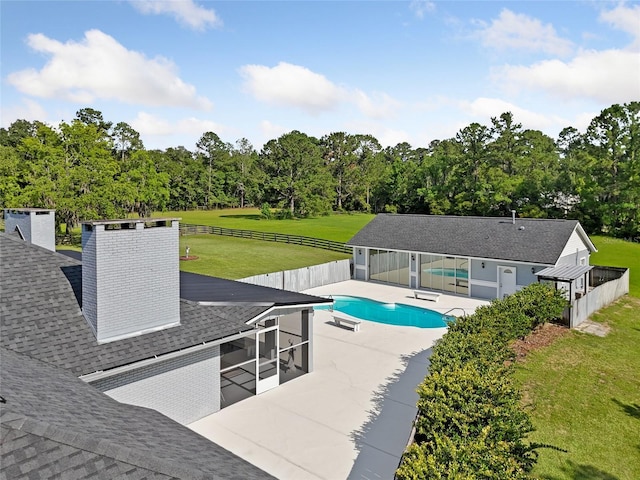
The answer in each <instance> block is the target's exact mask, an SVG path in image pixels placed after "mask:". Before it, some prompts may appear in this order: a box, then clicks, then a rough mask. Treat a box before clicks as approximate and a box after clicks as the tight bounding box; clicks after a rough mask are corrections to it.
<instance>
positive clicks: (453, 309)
mask: <svg viewBox="0 0 640 480" xmlns="http://www.w3.org/2000/svg"><path fill="white" fill-rule="evenodd" d="M455 310H460V311H462V316H463V317H466V316H467V312H466V310H465V309H464V308H462V307H453V308H451V309H449V310H447V311H446V312H444V313H443V314H442V315H449V313H451V312H453V311H455ZM449 316H450V317H453V316H454V315H449Z"/></svg>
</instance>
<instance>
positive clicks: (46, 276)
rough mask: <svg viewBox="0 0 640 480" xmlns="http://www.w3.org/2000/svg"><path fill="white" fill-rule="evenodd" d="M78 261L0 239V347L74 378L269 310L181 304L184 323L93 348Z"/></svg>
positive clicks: (241, 326)
mask: <svg viewBox="0 0 640 480" xmlns="http://www.w3.org/2000/svg"><path fill="white" fill-rule="evenodd" d="M81 268H82V267H81V266H80V264H79V262H78V261H76V260H73V259H71V258H69V257H66V256H64V255H60V254H57V253H53V252H50V251H48V250H46V249H43V248H40V247H37V246H33V245H29V244H27V243H25V242H23V241H20V240H14V239H13V238H9V237H8V236H7V235H4V234H0V316H1V317H2V324H1V325H0V345H2V346H4V347H6V348H9V349H11V350H14V351H16V352H19V353H23V354H26V355H29V356H31V357H33V358H37V359H39V360H42V361H44V362H47V363H51V364H53V365H56V366H58V367H61V368H64V369H65V370H68V371H70V372H72V373H74V374H75V375H77V376H80V375H85V374H89V373H93V372H96V371H99V370H108V369H110V368H114V367H118V366H121V365H127V364H130V363H134V362H137V361H139V360H144V359H147V358H151V357H153V356H155V355H163V354H165V353H170V352H173V351H177V350H180V349H184V348H188V347H191V346H193V345H198V344H202V343H203V342H210V341H213V340H217V339H220V338H224V337H227V336H229V335H233V334H235V333H238V332H241V331H247V330H251V329H252V328H253V327H252V326H249V325H247V324H246V323H245V322H247V321H249V320H251V319H253V318H255V317H256V316H258V315H259V314H261V313H263V312H265V311H266V310H267V309H268V308H269V306H268V305H250V304H249V305H228V306H221V305H216V306H203V305H198V304H197V303H195V302H191V301H187V300H181V302H180V316H181V325H180V326H176V327H172V328H168V329H164V330H160V331H157V332H152V333H148V334H145V335H140V336H137V337H132V338H127V339H123V340H117V341H114V342H110V343H105V344H98V342H97V341H96V339H95V336H94V335H93V332H92V331H91V328H90V327H89V325H88V324H87V322H86V320H85V319H84V317H83V316H82V312H81V307H80V306H81V303H82V299H81V292H82V283H81V282H82V270H81Z"/></svg>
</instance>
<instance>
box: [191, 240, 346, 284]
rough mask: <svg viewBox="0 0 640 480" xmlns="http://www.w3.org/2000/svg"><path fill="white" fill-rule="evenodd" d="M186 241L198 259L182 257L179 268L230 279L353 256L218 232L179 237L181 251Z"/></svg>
mask: <svg viewBox="0 0 640 480" xmlns="http://www.w3.org/2000/svg"><path fill="white" fill-rule="evenodd" d="M187 245H188V246H189V249H190V251H189V255H195V256H197V257H198V259H197V260H189V261H181V262H180V270H183V271H185V272H192V273H201V274H204V275H212V276H215V277H222V278H231V279H237V278H243V277H249V276H251V275H258V274H261V273H271V272H277V271H280V270H291V269H294V268H301V267H307V266H309V265H317V264H320V263H326V262H330V261H332V260H342V259H344V258H349V257H350V255H345V254H341V253H337V252H331V251H329V250H320V249H317V248H311V247H301V246H299V245H289V244H286V243H275V242H262V241H259V240H246V239H241V238H232V237H221V236H218V235H188V236H184V237H180V252H181V254H182V255H184V252H185V247H186V246H187Z"/></svg>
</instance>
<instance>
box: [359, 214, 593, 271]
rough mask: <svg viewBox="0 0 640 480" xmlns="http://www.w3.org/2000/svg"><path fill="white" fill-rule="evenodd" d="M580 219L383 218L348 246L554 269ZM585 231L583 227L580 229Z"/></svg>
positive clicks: (444, 216) (386, 215)
mask: <svg viewBox="0 0 640 480" xmlns="http://www.w3.org/2000/svg"><path fill="white" fill-rule="evenodd" d="M578 226H579V223H578V221H577V220H550V219H537V218H536V219H534V218H517V219H516V223H515V225H513V224H512V220H511V218H500V217H456V216H446V215H395V214H380V215H377V216H376V217H375V218H374V219H373V220H371V222H369V223H368V224H367V225H365V226H364V227H363V228H362V230H360V231H359V232H358V233H357V234H356V235H355V236H354V237H353V238H352V239H351V240H349V241H348V242H347V244H348V245H352V246H356V247H368V248H379V249H388V250H406V251H411V252H425V253H437V254H443V255H458V256H468V257H476V258H487V259H491V258H495V259H500V260H512V261H519V262H530V263H540V264H547V265H554V264H555V263H556V261H557V260H558V258H559V257H560V254H561V253H562V250H563V248H564V246H565V245H566V244H567V241H568V240H569V237H570V236H571V234H572V233H573V231H574V229H575V228H576V227H578ZM580 228H581V227H580Z"/></svg>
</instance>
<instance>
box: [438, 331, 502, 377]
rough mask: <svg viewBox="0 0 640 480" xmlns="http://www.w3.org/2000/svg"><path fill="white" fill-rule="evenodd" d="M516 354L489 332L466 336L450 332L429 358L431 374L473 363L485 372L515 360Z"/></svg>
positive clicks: (439, 341)
mask: <svg viewBox="0 0 640 480" xmlns="http://www.w3.org/2000/svg"><path fill="white" fill-rule="evenodd" d="M513 358H514V353H513V351H512V350H510V349H509V348H506V346H505V345H504V344H502V343H501V342H497V341H495V338H494V337H493V336H492V335H491V334H490V333H488V332H478V333H470V334H466V333H464V332H461V331H449V332H448V333H447V334H446V335H444V336H443V337H442V338H441V339H440V340H438V341H437V342H436V345H435V347H434V349H433V353H432V354H431V357H430V358H429V362H430V365H429V372H431V373H432V374H433V372H438V371H440V370H442V369H443V368H446V367H448V368H452V367H461V366H463V365H465V364H467V363H473V364H474V365H476V367H477V368H478V370H480V371H481V372H485V371H488V370H492V369H495V368H497V367H500V366H501V365H504V363H505V362H507V361H509V360H513Z"/></svg>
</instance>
